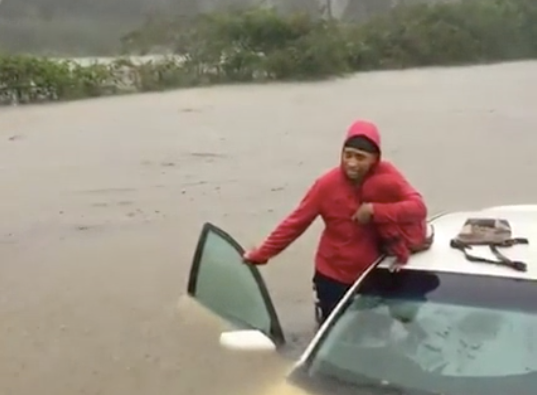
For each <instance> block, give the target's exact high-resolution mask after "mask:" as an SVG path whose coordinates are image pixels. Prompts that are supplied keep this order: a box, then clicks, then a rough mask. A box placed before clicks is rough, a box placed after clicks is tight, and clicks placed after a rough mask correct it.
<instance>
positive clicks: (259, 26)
mask: <svg viewBox="0 0 537 395" xmlns="http://www.w3.org/2000/svg"><path fill="white" fill-rule="evenodd" d="M123 45H124V46H125V47H126V48H128V49H129V50H131V51H132V50H134V51H142V52H143V51H150V50H151V49H153V48H161V49H162V48H166V49H168V50H172V51H173V52H174V53H176V54H178V55H179V57H170V58H162V59H160V60H157V61H146V62H137V63H134V62H132V61H130V60H126V59H121V60H117V61H115V62H111V63H107V64H93V65H88V64H86V65H80V64H78V63H76V62H73V61H63V62H59V61H56V60H52V59H47V58H38V57H29V56H8V55H4V56H0V101H1V102H2V103H7V102H13V101H17V102H21V103H32V102H37V101H56V100H72V99H78V98H84V97H96V96H103V95H110V94H120V93H127V92H141V91H155V90H164V89H173V88H178V87H185V86H195V85H204V84H215V83H231V82H250V81H271V80H280V81H281V80H308V79H312V80H313V79H322V78H327V77H331V76H341V75H344V74H346V73H349V72H356V71H365V70H374V69H388V68H406V67H419V66H431V65H455V64H468V63H483V62H495V61H505V60H515V59H528V58H536V57H537V2H535V1H533V0H470V1H463V2H460V3H453V2H450V3H446V4H432V5H427V4H421V5H413V6H401V7H396V8H394V9H392V10H391V11H390V12H388V13H386V14H383V15H380V16H377V17H374V18H372V19H370V20H368V21H367V22H365V23H362V24H359V25H353V24H346V23H342V22H335V21H326V20H320V19H313V18H311V17H308V16H306V15H298V14H295V15H288V16H282V15H279V14H277V13H275V12H273V11H271V10H267V9H251V10H246V11H243V12H240V13H233V14H210V15H203V16H201V17H200V18H199V19H198V20H196V21H193V22H191V23H189V24H188V26H187V28H185V25H184V23H183V22H182V21H178V20H176V19H170V20H158V21H152V22H151V23H149V24H146V25H144V26H142V27H141V28H140V29H139V30H137V31H135V32H132V33H131V34H130V35H128V36H127V37H125V39H124V42H123Z"/></svg>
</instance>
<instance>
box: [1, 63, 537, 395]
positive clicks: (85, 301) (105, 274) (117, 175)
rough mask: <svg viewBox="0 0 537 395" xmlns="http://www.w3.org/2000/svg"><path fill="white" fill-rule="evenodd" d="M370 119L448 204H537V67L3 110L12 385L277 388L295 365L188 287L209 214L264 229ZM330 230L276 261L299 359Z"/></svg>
mask: <svg viewBox="0 0 537 395" xmlns="http://www.w3.org/2000/svg"><path fill="white" fill-rule="evenodd" d="M356 117H365V118H369V119H372V120H374V121H376V122H378V124H379V126H380V128H381V130H382V132H383V141H384V147H385V149H384V154H385V156H386V157H387V158H389V159H390V160H393V161H394V162H395V163H396V164H397V165H399V166H400V167H401V169H402V170H403V171H404V172H405V173H406V174H407V176H408V177H409V178H410V179H411V181H412V182H413V183H414V184H415V185H416V186H417V187H418V188H419V189H421V190H422V191H423V193H424V195H425V196H426V198H427V200H428V202H429V205H430V208H431V211H432V212H437V211H439V210H446V209H457V208H470V207H479V206H486V205H492V204H507V203H524V202H526V203H535V202H536V201H537V184H536V183H534V182H532V181H531V180H533V178H534V174H535V166H536V163H537V162H536V161H537V159H536V156H535V149H536V147H537V63H534V62H526V63H513V64H507V65H496V66H487V67H485V66H483V67H472V68H453V69H429V70H418V71H399V72H386V73H371V74H361V75H356V76H354V77H352V78H349V79H345V80H339V81H333V82H323V83H316V84H289V85H278V84H275V85H265V86H229V87H218V88H205V89H192V90H183V91H177V92H170V93H159V94H146V95H139V96H130V97H118V98H110V99H101V100H92V101H83V102H76V103H68V104H60V105H48V106H38V107H18V108H3V109H0V177H1V180H2V204H1V205H0V218H2V221H1V224H0V242H1V244H0V248H1V250H0V251H1V255H2V265H1V269H0V289H1V293H0V339H1V343H0V344H1V347H0V350H1V352H0V393H1V394H2V395H29V394H39V395H71V394H105V395H108V394H111V395H112V394H113V395H126V394H128V395H148V394H158V395H168V394H178V395H191V394H193V395H197V394H199V395H207V394H211V393H213V394H219V395H220V394H222V395H226V394H230V395H231V394H233V395H242V394H244V395H248V394H250V395H251V394H253V393H258V392H257V391H254V390H253V389H254V388H256V389H259V388H264V389H265V390H267V391H268V390H269V389H270V388H272V387H271V386H274V385H276V384H277V381H275V377H281V376H282V375H283V372H284V369H285V368H287V367H288V361H284V362H283V363H282V361H280V360H278V359H277V358H274V357H270V356H267V355H257V356H252V355H249V356H248V357H245V356H238V355H232V354H230V353H229V352H225V351H224V350H221V349H220V348H219V347H218V346H217V333H218V331H219V330H220V329H222V328H221V326H219V325H220V324H219V323H218V322H213V321H212V320H211V318H210V317H207V316H206V315H205V314H204V313H201V312H199V311H198V310H197V309H195V308H193V307H192V305H191V303H190V302H189V301H188V300H186V299H184V298H182V297H181V295H182V294H183V292H184V289H185V284H186V276H187V273H188V269H189V265H190V259H191V256H192V252H193V248H194V246H195V242H196V238H197V236H198V232H199V231H200V228H201V225H202V223H203V222H204V221H212V222H214V223H216V224H217V225H220V226H222V227H223V228H225V229H226V230H228V231H230V232H231V233H232V234H234V235H235V236H236V237H237V239H238V240H239V241H240V242H242V243H243V244H244V245H245V247H249V246H252V245H254V244H255V243H257V242H258V241H259V240H260V239H262V238H263V237H264V236H265V235H266V233H267V232H268V231H269V230H270V229H271V228H272V227H273V226H274V225H275V224H276V223H277V221H278V220H279V219H280V218H282V216H283V215H285V214H286V213H287V212H288V211H289V210H290V209H291V208H292V207H293V206H294V205H295V204H296V203H297V200H298V199H299V198H300V197H301V195H302V193H303V192H304V189H305V188H306V187H307V186H308V185H309V184H310V183H311V182H312V181H313V179H314V178H315V177H316V176H317V175H318V174H319V173H321V172H322V171H324V170H325V169H326V168H327V167H328V166H332V165H334V164H335V163H337V161H338V153H339V149H340V145H341V142H342V141H341V140H342V136H343V134H344V131H345V128H346V126H348V124H349V123H350V122H352V120H353V119H354V118H356ZM319 229H320V226H319V224H317V225H316V226H314V228H313V229H312V230H311V231H309V232H308V233H307V234H306V235H304V237H303V238H302V239H301V240H300V241H298V242H297V243H296V244H295V245H294V246H292V247H291V248H290V249H289V250H288V251H287V252H286V253H285V254H283V255H282V256H281V257H279V258H278V259H275V260H274V261H273V262H272V264H271V265H269V266H268V267H266V268H264V269H263V274H264V276H265V277H266V280H267V282H268V285H269V287H270V290H271V293H272V295H273V298H274V300H275V303H276V307H277V309H278V311H279V313H280V316H281V319H282V321H283V325H284V328H285V329H286V330H287V332H288V333H290V337H291V340H292V341H293V343H294V344H295V346H294V347H293V348H292V349H293V350H294V351H292V352H291V356H293V355H296V353H298V352H299V351H300V345H301V343H303V342H304V341H306V340H307V337H308V335H309V334H310V333H311V330H312V322H311V321H312V319H311V318H312V314H311V304H310V297H311V291H310V276H311V271H312V257H313V253H314V247H315V242H316V239H317V237H318V232H319ZM178 300H180V306H181V307H180V308H179V309H178V308H177V303H178ZM261 364H265V366H264V368H261V367H260V365H261ZM268 383H270V385H269V384H268ZM261 392H263V391H261ZM269 392H270V391H269ZM263 393H264V392H263Z"/></svg>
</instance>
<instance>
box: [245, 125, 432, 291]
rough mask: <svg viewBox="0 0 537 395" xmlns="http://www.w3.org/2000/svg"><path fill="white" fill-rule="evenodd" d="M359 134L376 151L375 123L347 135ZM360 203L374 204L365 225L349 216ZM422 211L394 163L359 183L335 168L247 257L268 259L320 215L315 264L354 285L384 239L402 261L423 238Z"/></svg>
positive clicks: (376, 167)
mask: <svg viewBox="0 0 537 395" xmlns="http://www.w3.org/2000/svg"><path fill="white" fill-rule="evenodd" d="M360 135H361V136H364V137H367V138H369V139H370V140H371V141H373V142H374V143H375V144H376V145H377V146H378V147H379V149H380V135H379V132H378V129H377V127H376V126H375V125H374V124H372V123H370V122H367V121H357V122H355V123H354V124H353V125H352V126H351V127H350V128H349V131H348V133H347V137H346V139H349V138H351V137H354V136H360ZM363 203H373V211H374V214H373V220H372V222H371V223H369V224H367V225H361V224H359V223H357V222H355V221H354V220H353V219H352V217H353V215H354V213H355V212H356V210H357V209H358V208H359V207H360V205H361V204H363ZM426 215H427V210H426V207H425V204H424V202H423V199H422V197H421V195H420V194H419V193H418V192H417V191H416V190H415V189H414V188H413V187H412V186H411V185H410V184H409V183H408V181H407V180H406V179H405V178H404V176H403V175H402V174H401V173H400V172H399V171H398V170H397V169H396V168H395V167H394V166H393V165H392V164H390V163H388V162H385V161H381V160H379V162H378V163H377V164H376V165H374V167H373V168H372V169H371V170H370V172H369V173H368V175H367V176H366V178H365V179H364V180H363V182H362V183H361V184H360V185H358V186H357V185H354V184H353V183H351V182H350V181H349V180H348V178H347V177H346V175H345V174H344V172H343V170H342V169H341V166H338V167H336V168H333V169H331V170H329V171H328V172H326V173H325V174H323V175H322V176H321V177H319V178H318V179H317V180H316V181H315V182H314V184H313V185H312V186H311V187H310V189H309V190H308V192H307V193H306V195H305V196H304V197H303V199H302V201H301V202H300V204H299V205H298V207H296V208H295V210H294V211H293V212H292V213H291V214H290V215H289V216H288V217H287V218H285V219H284V220H283V221H282V222H281V223H280V224H279V225H278V227H277V228H276V229H275V230H274V231H273V232H272V233H271V234H270V235H269V236H268V238H267V239H266V240H265V241H264V243H263V244H262V245H261V246H260V247H259V248H257V249H255V250H253V251H251V252H250V253H249V254H248V259H249V260H251V261H252V262H266V261H268V260H269V259H271V258H272V257H274V256H276V255H277V254H279V253H280V252H282V251H283V250H284V249H285V248H286V247H287V246H289V245H290V244H291V243H292V242H293V241H294V240H296V239H297V238H298V237H299V236H300V235H302V233H304V232H305V231H306V229H307V228H308V227H309V226H310V225H311V223H312V222H313V221H314V220H315V219H316V218H317V217H318V216H321V217H322V219H323V221H324V223H325V229H324V231H323V232H322V235H321V239H320V241H319V245H318V248H317V253H316V256H315V268H316V270H317V271H318V272H320V273H321V274H323V275H324V276H326V277H329V278H332V279H334V280H336V281H339V282H341V283H344V284H352V283H353V282H354V281H355V280H356V279H357V278H358V277H359V276H360V274H361V273H362V272H363V271H365V270H366V269H367V268H368V267H369V266H370V265H371V264H373V263H374V262H375V260H376V259H377V258H378V257H379V256H380V255H381V251H382V250H381V245H382V244H383V243H382V241H383V240H390V241H391V245H390V247H389V250H390V251H391V252H393V253H396V254H398V256H399V255H401V257H402V260H403V261H404V256H405V255H406V256H408V252H409V247H410V246H411V245H413V244H414V243H415V244H420V243H423V240H424V239H425V218H426ZM401 236H402V237H401ZM401 251H403V252H401Z"/></svg>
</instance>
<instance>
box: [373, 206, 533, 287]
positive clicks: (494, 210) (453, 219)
mask: <svg viewBox="0 0 537 395" xmlns="http://www.w3.org/2000/svg"><path fill="white" fill-rule="evenodd" d="M471 217H473V218H501V219H506V220H507V221H509V223H510V224H511V228H512V231H513V237H523V238H527V239H528V240H529V245H515V246H512V247H508V248H501V252H502V254H504V255H505V256H506V257H508V258H509V259H512V260H518V261H522V262H525V263H526V264H527V266H528V270H527V272H520V271H517V270H514V269H511V268H508V267H503V266H499V265H494V264H490V263H480V262H471V261H468V260H467V259H466V258H465V257H464V254H463V253H462V252H461V251H460V250H456V249H454V248H451V247H450V241H451V239H453V238H455V237H456V236H457V234H458V233H459V232H460V230H461V229H462V226H463V225H464V222H465V221H466V220H467V219H468V218H471ZM430 224H432V226H433V227H434V242H433V245H432V246H431V248H430V249H429V250H427V251H425V252H421V253H417V254H415V255H413V256H412V257H411V258H410V261H409V262H408V263H407V265H405V269H414V270H427V271H442V272H451V273H461V274H468V275H488V276H497V277H509V278H519V279H529V280H537V205H511V206H497V207H489V208H485V209H481V210H477V211H459V212H451V213H445V214H441V215H439V216H436V217H434V218H432V219H431V220H430ZM469 253H470V254H472V255H475V256H479V257H483V258H490V259H494V260H496V258H495V256H494V255H493V254H492V252H491V251H490V248H489V247H487V246H483V247H481V246H478V247H475V246H474V247H472V250H471V251H469ZM391 262H393V258H390V259H388V260H385V261H384V262H382V263H381V264H380V265H379V267H384V268H386V267H388V266H389V265H390V264H391Z"/></svg>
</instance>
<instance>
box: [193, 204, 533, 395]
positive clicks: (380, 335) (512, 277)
mask: <svg viewBox="0 0 537 395" xmlns="http://www.w3.org/2000/svg"><path fill="white" fill-rule="evenodd" d="M470 217H480V218H502V219H506V220H507V221H509V223H510V224H511V226H512V229H513V233H514V234H513V236H515V237H525V238H528V240H529V245H515V246H512V247H510V248H508V249H504V250H503V251H502V252H503V253H504V254H505V255H506V256H508V257H509V259H514V260H515V259H516V260H520V261H524V262H526V263H527V265H528V268H527V271H525V272H524V271H517V270H514V269H512V268H509V267H505V266H500V265H493V264H490V263H476V262H471V261H469V260H467V259H466V258H465V256H464V254H463V253H462V252H461V251H458V250H456V249H453V248H451V247H450V240H451V239H453V238H454V237H456V235H457V234H458V232H459V231H460V230H461V227H462V226H463V224H464V222H465V221H466V220H467V219H468V218H470ZM430 224H431V226H432V227H434V232H435V240H434V243H433V246H432V247H431V249H430V250H428V251H426V252H422V253H419V254H416V255H414V256H412V257H411V260H410V261H409V263H408V264H407V265H405V266H404V268H403V269H402V270H401V271H400V272H398V273H392V272H391V271H390V270H389V269H390V266H391V264H392V263H393V262H392V259H393V258H382V259H380V260H379V262H378V263H377V264H376V265H374V266H373V267H372V268H371V269H370V270H369V271H367V272H366V273H365V274H364V275H363V276H362V277H361V278H360V279H358V280H357V281H356V283H355V284H354V285H353V287H352V288H351V289H350V290H349V291H348V293H347V294H346V295H345V297H344V298H343V299H342V300H341V302H340V303H339V305H338V306H337V308H336V309H335V310H334V312H333V313H332V315H331V316H330V317H329V319H328V320H327V321H326V322H325V323H324V324H323V325H322V327H321V328H320V329H319V331H318V332H317V333H316V335H315V337H314V338H313V340H312V341H311V342H310V344H309V345H308V347H307V348H306V350H305V351H304V352H303V354H302V356H301V358H300V359H299V360H298V361H297V362H296V363H295V364H294V366H293V368H292V369H291V371H290V372H289V373H288V375H287V376H286V377H281V386H280V390H274V391H273V392H271V393H274V394H283V393H293V394H294V393H297V394H320V395H321V394H330V395H334V394H353V395H354V394H379V395H383V394H416V395H420V394H424V395H425V394H444V395H507V394H513V395H535V393H536V391H537V282H536V280H537V263H536V262H537V244H535V243H534V241H537V240H536V239H537V205H519V206H502V207H492V208H487V209H483V210H479V211H473V212H454V213H447V214H443V215H440V216H437V217H435V218H434V219H432V220H431V221H430ZM242 252H243V250H242V248H241V246H240V245H239V244H238V243H237V242H236V241H234V240H233V239H232V238H231V237H230V236H229V235H228V234H226V233H225V232H223V231H222V230H220V229H218V228H217V227H215V226H214V225H211V224H205V226H204V228H203V231H202V234H201V237H200V240H199V243H198V247H197V249H196V253H195V257H194V261H193V265H192V268H191V273H190V279H189V283H188V294H189V295H190V296H191V297H192V298H194V299H195V300H196V301H198V302H199V303H200V304H202V305H203V306H204V307H205V308H206V309H208V310H209V311H211V312H212V313H214V314H216V315H217V316H219V317H220V318H221V319H223V320H225V321H227V322H229V323H230V325H232V326H233V329H232V330H230V331H225V332H223V333H220V344H222V345H223V346H225V347H228V348H233V349H235V350H238V349H242V350H248V351H250V352H251V351H252V350H256V351H258V352H262V351H263V350H265V352H266V351H267V350H269V352H274V353H278V352H279V351H280V350H281V349H283V348H284V347H285V337H284V333H283V331H282V328H281V325H280V322H279V320H278V316H277V314H276V311H275V309H274V306H273V304H272V301H271V299H270V296H269V293H268V291H267V287H266V286H265V283H264V282H263V279H262V277H261V275H260V273H259V271H258V269H257V268H256V267H253V266H250V265H245V264H243V263H242V260H241V256H242ZM472 254H473V255H479V256H482V257H491V258H492V259H494V256H493V255H492V254H491V252H490V249H489V248H488V247H474V248H472ZM312 320H313V318H312ZM245 352H246V351H245ZM284 387H285V389H283V388H284ZM261 392H262V391H258V392H256V395H257V394H260V393H261ZM252 395H253V394H252Z"/></svg>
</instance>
